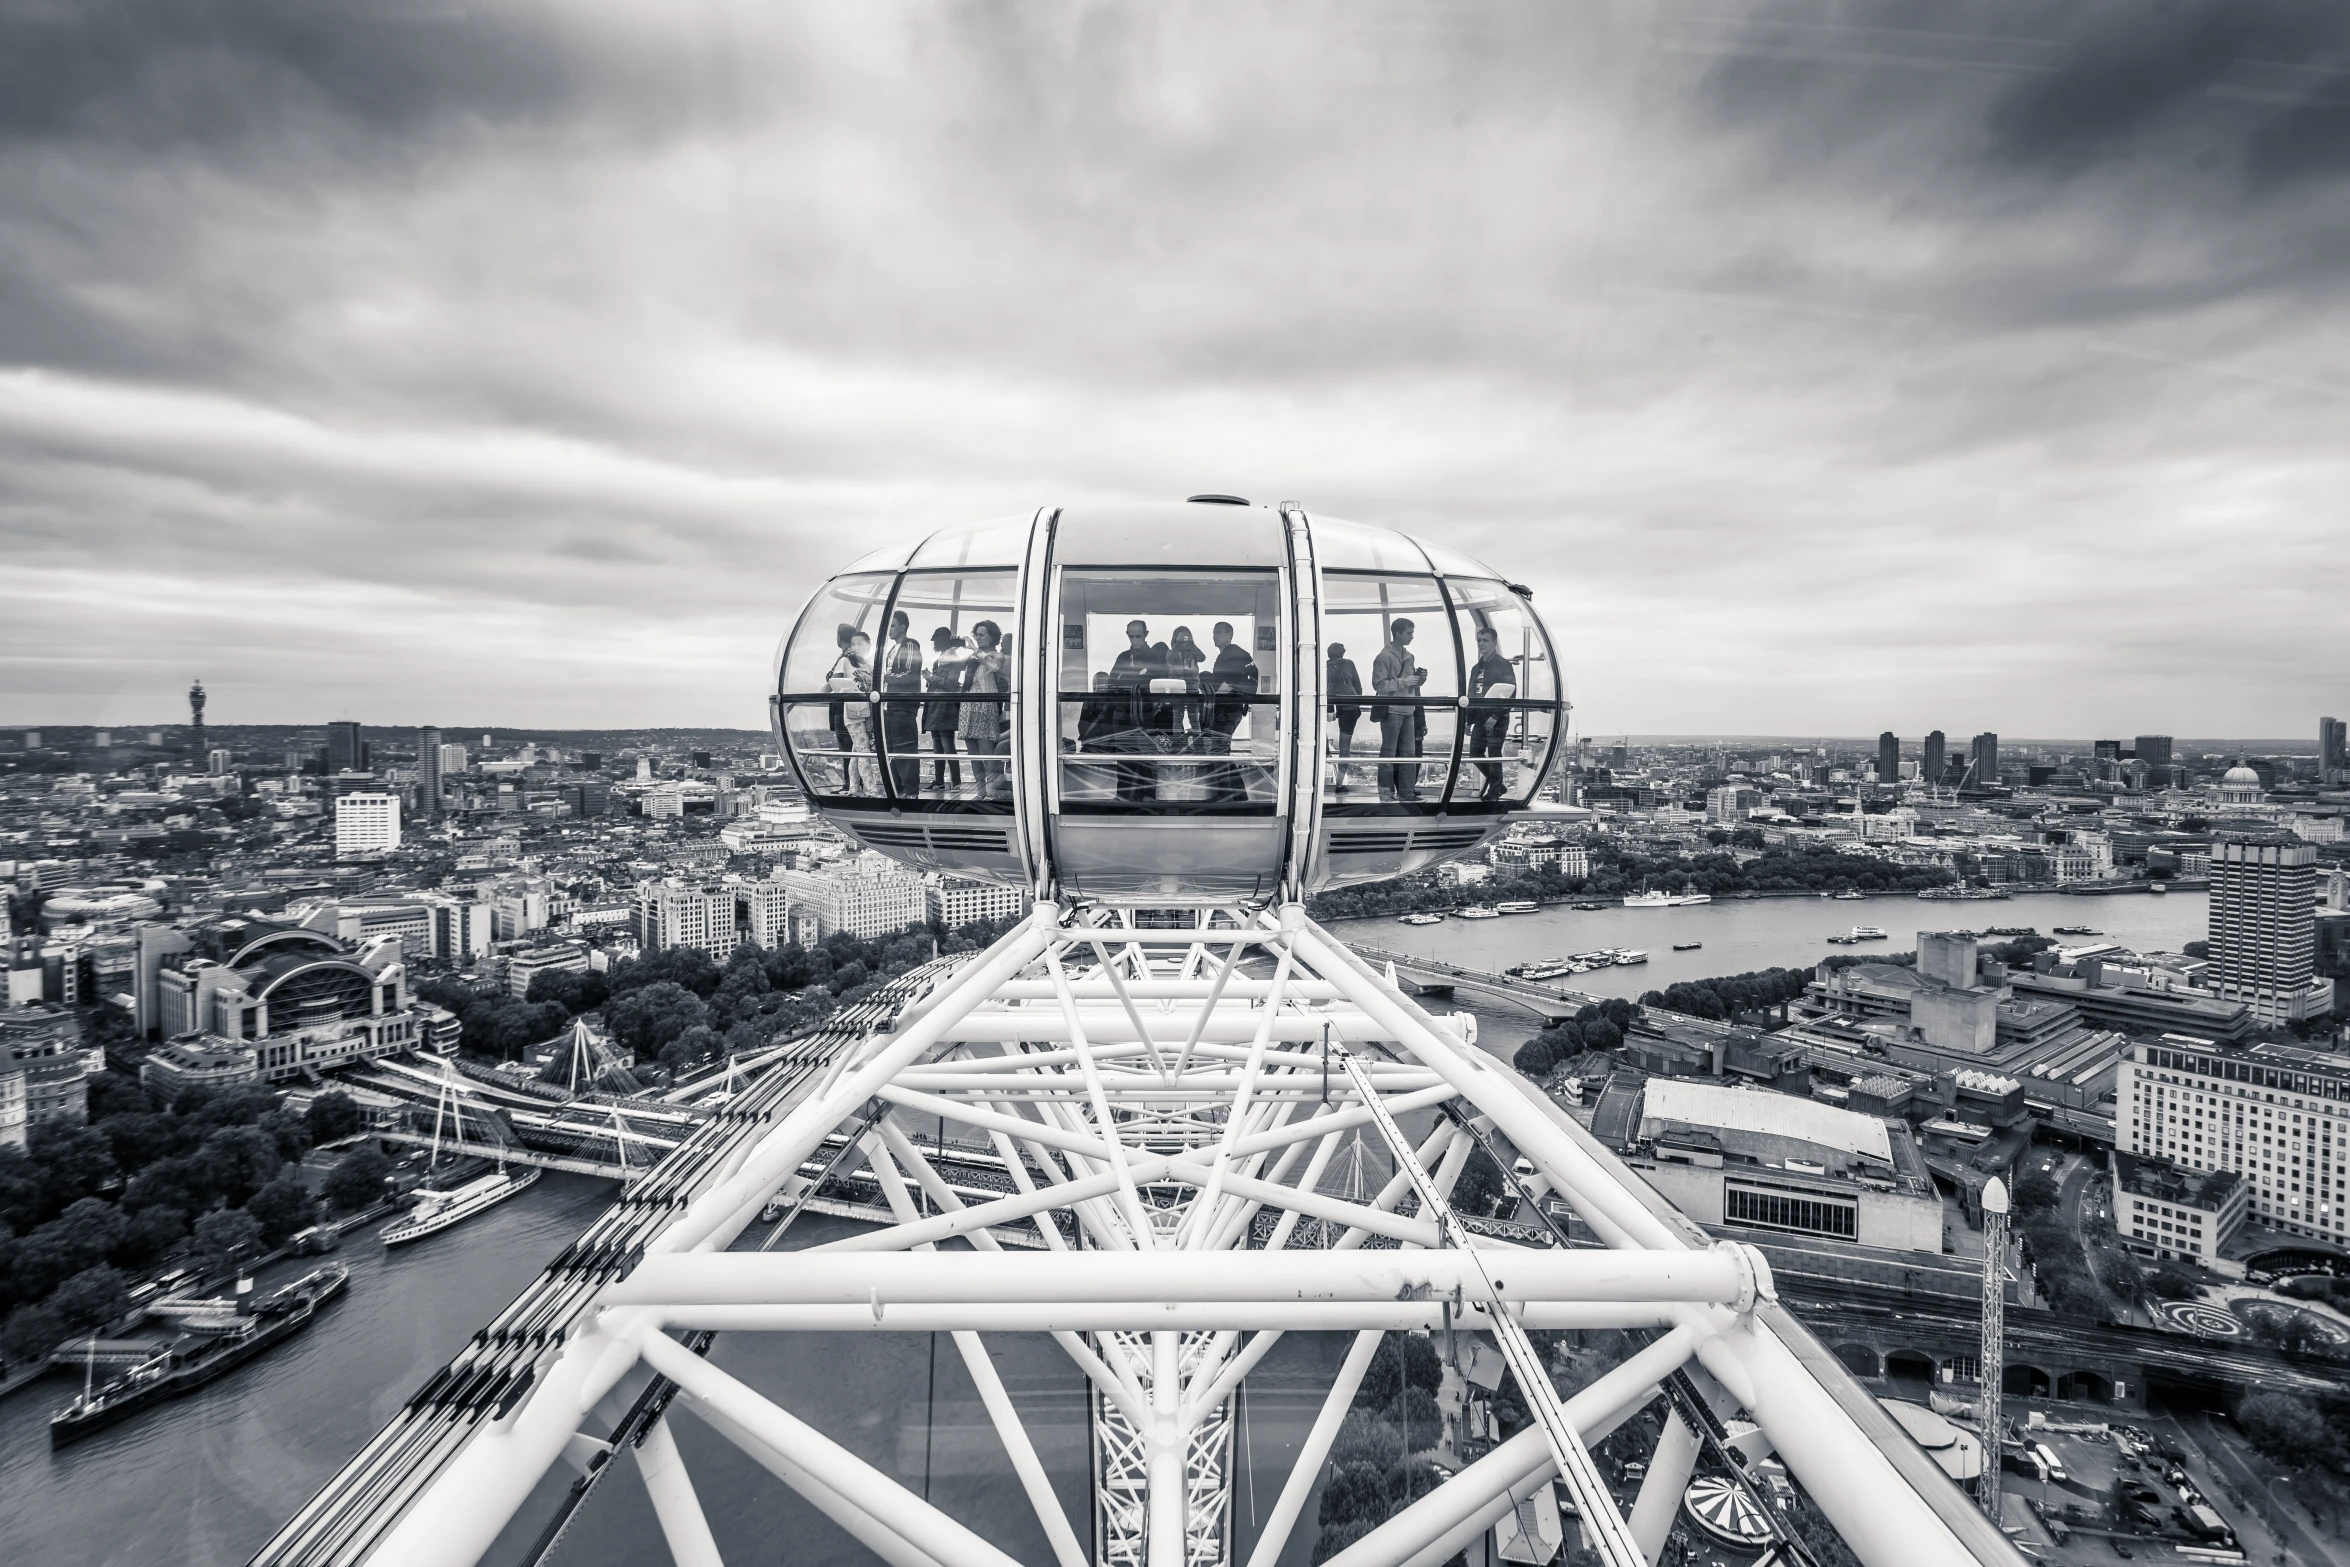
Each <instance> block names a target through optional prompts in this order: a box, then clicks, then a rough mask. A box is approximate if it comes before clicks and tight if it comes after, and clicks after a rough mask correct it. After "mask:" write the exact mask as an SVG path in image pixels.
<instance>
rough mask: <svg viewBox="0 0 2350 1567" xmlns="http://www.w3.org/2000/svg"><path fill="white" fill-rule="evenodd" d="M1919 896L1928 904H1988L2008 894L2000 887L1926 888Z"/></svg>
mask: <svg viewBox="0 0 2350 1567" xmlns="http://www.w3.org/2000/svg"><path fill="white" fill-rule="evenodd" d="M1918 896H1919V897H1921V898H1923V899H1925V900H1926V901H1927V902H1928V903H1988V902H1991V901H1992V900H1993V899H1997V898H2005V897H2006V896H2007V893H2006V890H2005V889H2003V888H1999V887H1925V888H1921V889H1920V890H1919V892H1918Z"/></svg>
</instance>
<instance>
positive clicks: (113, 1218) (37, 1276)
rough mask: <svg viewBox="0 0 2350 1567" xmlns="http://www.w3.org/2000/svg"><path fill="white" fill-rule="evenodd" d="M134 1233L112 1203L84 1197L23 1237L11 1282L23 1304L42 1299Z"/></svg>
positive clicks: (104, 1258) (106, 1254) (102, 1258)
mask: <svg viewBox="0 0 2350 1567" xmlns="http://www.w3.org/2000/svg"><path fill="white" fill-rule="evenodd" d="M129 1229H130V1225H129V1222H128V1221H127V1220H125V1219H124V1218H123V1216H122V1214H121V1212H120V1211H119V1210H117V1209H116V1208H115V1207H114V1205H113V1204H112V1203H105V1202H100V1201H99V1200H98V1199H97V1198H95V1197H84V1198H83V1199H81V1201H79V1202H77V1203H75V1204H74V1205H73V1206H72V1207H70V1208H68V1209H66V1210H65V1212H63V1213H61V1214H59V1215H58V1216H57V1217H56V1218H54V1219H51V1220H50V1221H49V1222H48V1223H47V1224H44V1225H42V1226H41V1227H40V1228H39V1229H37V1230H35V1231H33V1233H32V1234H30V1235H28V1236H26V1237H25V1238H24V1242H23V1244H21V1245H20V1246H18V1247H17V1249H16V1263H15V1266H14V1267H13V1268H12V1269H11V1270H10V1281H11V1284H12V1286H13V1288H14V1292H15V1294H16V1296H17V1298H18V1299H20V1300H39V1299H41V1298H42V1297H43V1296H45V1295H47V1294H48V1293H49V1292H50V1291H51V1290H54V1289H55V1288H56V1287H57V1286H58V1285H60V1284H62V1283H64V1282H65V1281H66V1280H67V1279H69V1278H71V1277H72V1276H73V1275H75V1274H77V1273H79V1272H81V1271H82V1270H83V1269H85V1268H90V1267H95V1266H96V1265H97V1264H99V1263H101V1262H104V1261H105V1260H106V1258H107V1256H108V1255H109V1254H110V1253H111V1252H112V1251H113V1250H114V1249H115V1248H116V1247H117V1246H120V1245H121V1244H122V1240H123V1236H124V1235H125V1233H127V1232H128V1230H129Z"/></svg>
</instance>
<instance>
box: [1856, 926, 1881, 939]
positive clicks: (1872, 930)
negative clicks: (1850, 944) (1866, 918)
mask: <svg viewBox="0 0 2350 1567" xmlns="http://www.w3.org/2000/svg"><path fill="white" fill-rule="evenodd" d="M1852 939H1853V940H1854V941H1884V940H1887V939H1888V938H1887V937H1886V935H1885V927H1884V926H1882V925H1855V926H1853V927H1852Z"/></svg>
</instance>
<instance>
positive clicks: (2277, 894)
mask: <svg viewBox="0 0 2350 1567" xmlns="http://www.w3.org/2000/svg"><path fill="white" fill-rule="evenodd" d="M2316 896H2317V848H2316V846H2315V845H2313V844H2307V843H2302V842H2300V841H2298V840H2296V839H2292V838H2286V837H2281V836H2280V837H2222V838H2220V839H2219V840H2217V841H2216V842H2214V843H2213V844H2212V846H2211V905H2210V908H2211V913H2210V920H2211V923H2210V941H2211V987H2212V989H2213V990H2214V991H2216V992H2217V993H2218V994H2219V995H2221V996H2223V997H2225V998H2226V999H2228V1000H2230V1001H2240V1002H2242V1003H2243V1004H2244V1005H2245V1006H2246V1007H2248V1008H2250V1009H2251V1011H2252V1015H2253V1016H2254V1017H2257V1018H2259V1019H2260V1020H2261V1021H2262V1022H2266V1023H2295V1022H2299V1021H2300V1020H2302V1019H2303V1018H2307V1017H2313V1016H2316V1015H2318V1014H2319V1013H2322V1012H2325V1011H2328V1010H2330V1009H2331V1007H2332V1004H2333V982H2332V981H2331V980H2322V979H2318V978H2317V977H2316V973H2317V970H2316V906H2315V905H2316Z"/></svg>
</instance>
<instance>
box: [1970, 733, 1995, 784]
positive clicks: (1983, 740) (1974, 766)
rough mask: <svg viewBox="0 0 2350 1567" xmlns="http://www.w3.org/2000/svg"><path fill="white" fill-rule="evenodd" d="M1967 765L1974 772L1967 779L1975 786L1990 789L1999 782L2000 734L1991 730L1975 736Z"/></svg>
mask: <svg viewBox="0 0 2350 1567" xmlns="http://www.w3.org/2000/svg"><path fill="white" fill-rule="evenodd" d="M1967 767H1968V771H1969V773H1970V774H1972V776H1971V777H1970V778H1969V779H1968V780H1967V781H1968V782H1969V783H1970V784H1972V785H1973V786H1974V787H1975V788H1977V789H1988V788H1990V787H1992V786H1993V785H1994V784H1996V783H1998V782H1999V736H1997V735H1996V734H1993V733H1991V732H1990V731H1989V730H1985V731H1984V732H1983V733H1981V734H1979V735H1977V736H1975V740H1974V744H1973V746H1972V747H1971V748H1970V749H1969V752H1968V759H1967Z"/></svg>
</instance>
